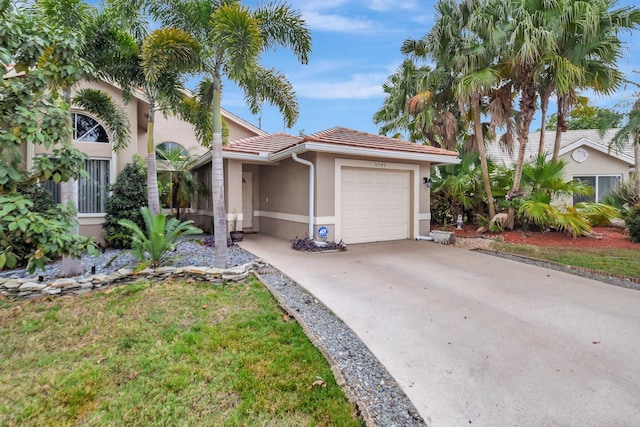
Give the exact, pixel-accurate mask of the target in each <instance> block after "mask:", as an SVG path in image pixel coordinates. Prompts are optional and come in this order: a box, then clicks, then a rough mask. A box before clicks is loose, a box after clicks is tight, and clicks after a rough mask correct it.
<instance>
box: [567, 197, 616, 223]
mask: <svg viewBox="0 0 640 427" xmlns="http://www.w3.org/2000/svg"><path fill="white" fill-rule="evenodd" d="M575 208H576V209H577V210H578V211H579V212H580V213H582V214H583V215H584V216H585V217H586V218H587V219H588V220H589V224H590V225H591V226H593V227H607V226H609V225H611V221H612V220H613V219H615V218H618V217H620V211H619V210H618V209H616V208H615V207H613V206H611V205H607V204H605V203H585V202H581V203H576V204H575Z"/></svg>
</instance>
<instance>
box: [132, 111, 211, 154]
mask: <svg viewBox="0 0 640 427" xmlns="http://www.w3.org/2000/svg"><path fill="white" fill-rule="evenodd" d="M145 136H146V132H145ZM154 142H155V145H156V146H158V145H160V144H162V143H163V142H175V143H178V144H180V145H182V146H183V147H184V148H185V149H186V150H187V151H188V152H189V154H192V155H196V156H201V155H202V154H204V153H206V152H207V148H205V147H203V146H202V145H200V143H199V142H198V140H197V139H196V134H195V130H194V128H193V126H192V125H191V124H190V123H187V122H185V121H182V120H180V119H179V118H177V117H175V116H172V115H167V116H165V115H163V114H162V113H156V122H155V132H154Z"/></svg>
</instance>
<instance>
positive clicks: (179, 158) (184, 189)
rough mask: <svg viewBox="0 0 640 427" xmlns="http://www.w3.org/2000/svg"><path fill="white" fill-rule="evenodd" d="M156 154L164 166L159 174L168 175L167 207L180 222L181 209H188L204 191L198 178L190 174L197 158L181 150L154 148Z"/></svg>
mask: <svg viewBox="0 0 640 427" xmlns="http://www.w3.org/2000/svg"><path fill="white" fill-rule="evenodd" d="M156 152H157V153H158V155H159V156H160V159H161V160H160V162H162V163H164V164H165V165H166V168H165V169H163V170H162V171H161V172H164V173H165V174H168V175H169V182H170V185H171V188H170V189H169V194H168V195H167V199H168V202H169V203H168V205H169V207H170V209H171V214H173V210H174V209H175V210H176V217H177V218H178V219H179V220H182V209H184V208H187V207H189V206H190V205H191V204H192V203H194V202H195V201H197V196H198V194H199V193H201V192H203V191H204V190H205V188H206V187H205V186H204V185H203V184H202V183H201V182H200V181H199V180H198V178H197V177H196V176H195V175H194V174H193V173H191V167H192V165H193V163H194V162H195V161H196V160H198V158H199V156H196V155H192V154H189V153H185V152H183V150H182V149H180V148H176V149H173V150H163V149H162V148H159V147H158V148H156Z"/></svg>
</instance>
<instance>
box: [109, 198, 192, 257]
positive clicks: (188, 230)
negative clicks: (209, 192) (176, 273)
mask: <svg viewBox="0 0 640 427" xmlns="http://www.w3.org/2000/svg"><path fill="white" fill-rule="evenodd" d="M140 214H141V215H142V218H143V220H144V225H145V227H144V229H143V228H141V227H139V226H138V225H137V224H135V223H134V222H133V221H131V220H128V219H121V220H120V225H121V226H122V227H124V228H125V229H127V231H129V232H130V233H131V246H132V249H133V251H132V252H133V254H134V255H135V257H136V258H138V260H139V261H140V263H141V264H140V267H142V268H144V267H146V266H147V265H151V266H152V267H156V266H158V265H160V264H162V262H163V261H164V260H165V259H166V258H167V255H168V254H169V252H170V251H173V250H174V249H175V247H176V244H177V241H178V239H179V238H180V237H182V236H185V235H188V234H202V230H200V229H199V228H197V227H194V226H193V225H192V224H193V221H185V222H180V221H178V220H177V219H176V218H171V219H170V220H169V221H167V215H166V214H163V213H159V214H157V215H155V216H153V215H152V214H151V211H150V210H149V208H148V207H146V206H144V207H141V208H140Z"/></svg>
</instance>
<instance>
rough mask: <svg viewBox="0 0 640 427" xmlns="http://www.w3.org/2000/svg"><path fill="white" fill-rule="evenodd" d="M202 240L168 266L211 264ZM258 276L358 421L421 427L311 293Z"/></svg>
mask: <svg viewBox="0 0 640 427" xmlns="http://www.w3.org/2000/svg"><path fill="white" fill-rule="evenodd" d="M203 238H204V237H203V236H199V237H198V238H194V237H193V236H188V237H187V238H185V239H183V241H181V242H180V243H179V244H178V245H177V248H176V250H175V256H174V257H173V258H172V259H171V261H169V262H168V264H170V265H171V266H175V267H183V266H187V265H195V266H212V265H213V248H211V247H207V246H204V245H203V244H202V243H201V242H202V240H203ZM255 259H256V257H255V256H254V255H253V254H251V253H249V252H247V251H245V250H243V249H242V248H240V247H239V246H237V245H233V246H231V247H230V248H229V265H230V266H236V265H242V264H245V263H248V262H251V261H253V260H255ZM136 264H137V262H136V261H135V259H134V257H133V256H132V255H131V254H130V253H128V252H127V251H123V250H114V249H107V250H106V251H105V252H103V253H101V254H99V255H98V256H89V255H85V256H83V257H82V265H83V267H84V269H85V273H84V274H83V275H82V276H78V277H84V276H89V275H91V267H93V266H95V273H96V274H109V273H111V272H113V271H115V270H118V269H120V268H130V269H133V268H135V266H136ZM59 270H60V262H55V263H51V264H50V265H48V266H47V268H46V270H45V271H42V270H38V271H36V273H35V276H38V275H42V276H43V280H45V281H48V280H52V279H54V278H55V277H56V276H57V274H58V273H59ZM0 277H5V278H27V277H33V275H31V274H29V272H28V271H26V270H24V269H21V270H11V271H6V272H2V273H0ZM259 277H260V278H261V279H262V281H263V282H264V283H265V285H266V286H267V287H268V288H269V289H270V290H271V292H272V293H273V294H274V296H275V297H276V298H277V299H278V300H279V302H280V305H281V306H282V308H283V309H284V310H286V311H288V312H289V313H290V315H292V317H294V318H295V319H296V320H297V321H298V322H299V323H300V324H301V325H302V327H303V328H304V329H305V331H306V332H307V335H309V338H310V339H311V340H312V341H313V342H314V343H315V344H316V345H317V346H318V347H319V349H320V350H321V351H322V352H323V353H324V355H325V357H326V358H327V359H328V360H329V362H330V363H331V364H332V367H333V371H334V372H335V373H336V377H337V380H338V381H339V382H340V383H341V385H342V386H343V387H344V388H345V391H346V393H347V394H348V396H349V397H350V399H351V400H352V401H354V402H355V403H356V405H357V406H358V410H359V411H360V413H361V415H362V417H363V418H364V419H365V421H366V422H367V425H369V426H371V425H374V426H384V427H394V426H395V427H400V426H424V425H426V424H425V422H424V420H423V419H422V418H421V417H420V415H419V414H418V412H417V410H416V409H415V407H414V406H413V404H412V403H411V401H410V400H409V399H408V398H407V396H406V395H405V394H404V392H403V391H402V390H401V389H400V387H399V386H398V384H397V383H396V381H395V379H394V378H393V377H392V376H391V375H390V374H389V373H388V372H387V370H386V369H385V367H384V366H383V365H382V364H381V363H380V362H379V361H378V359H377V358H376V357H375V356H374V355H373V354H372V353H371V351H370V350H369V349H368V348H367V346H365V345H364V344H363V343H362V341H360V339H359V338H358V336H357V335H356V334H355V333H354V332H353V331H352V330H351V329H350V328H349V327H348V326H347V325H345V324H344V323H343V322H342V321H341V320H340V319H339V318H338V317H337V316H335V315H334V314H333V313H332V312H331V311H330V310H329V309H328V308H327V307H325V306H324V305H323V304H322V303H320V302H319V301H318V300H317V299H316V298H315V297H313V295H311V294H309V293H308V292H307V291H306V290H304V289H303V288H302V287H300V286H299V285H298V284H297V283H295V282H293V281H292V280H290V279H288V278H287V277H286V276H284V275H283V274H282V273H281V272H279V271H278V270H275V269H273V267H271V266H269V265H267V266H266V267H265V268H263V269H262V270H261V271H260V272H259Z"/></svg>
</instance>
